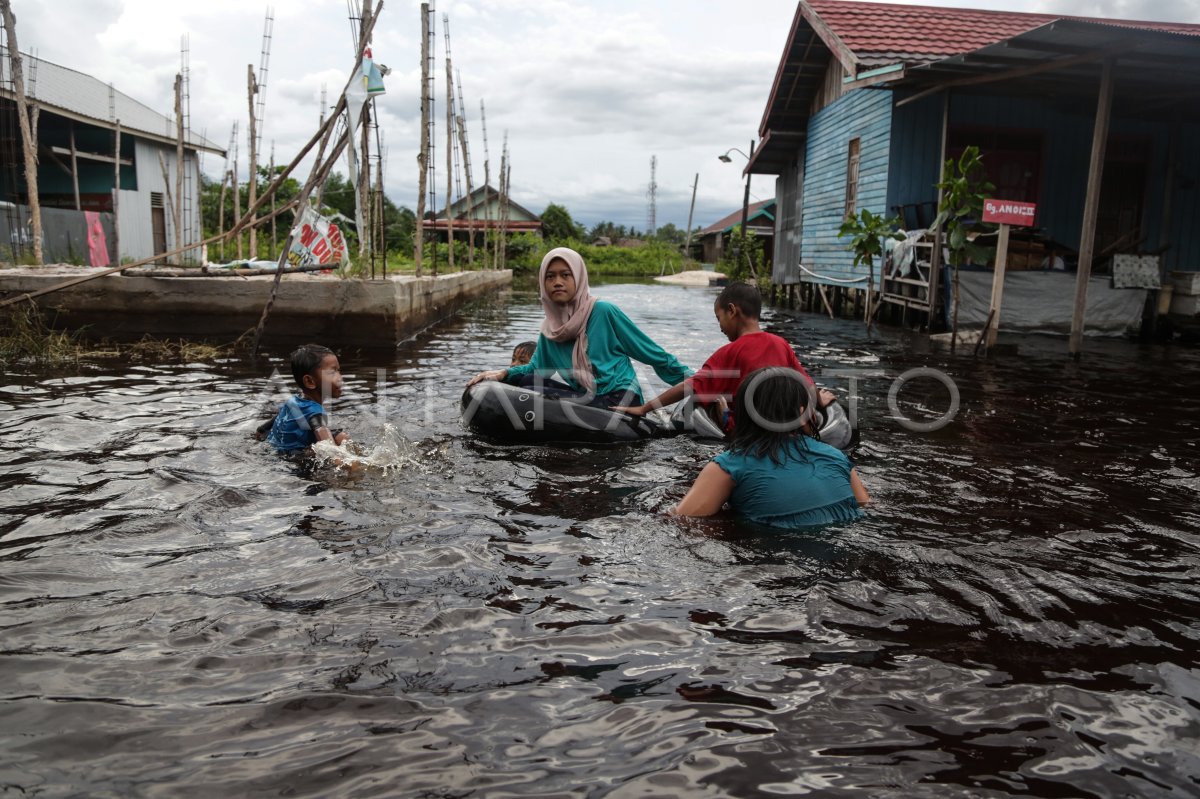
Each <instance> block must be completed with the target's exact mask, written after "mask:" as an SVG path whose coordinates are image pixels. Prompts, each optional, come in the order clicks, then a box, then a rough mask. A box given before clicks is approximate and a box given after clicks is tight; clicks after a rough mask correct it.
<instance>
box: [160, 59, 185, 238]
mask: <svg viewBox="0 0 1200 799" xmlns="http://www.w3.org/2000/svg"><path fill="white" fill-rule="evenodd" d="M164 182H165V181H164ZM171 209H172V211H173V212H174V215H175V249H179V248H180V247H182V246H183V75H181V74H179V73H176V75H175V202H174V203H173V204H172V205H171ZM179 260H181V261H182V258H180V259H179Z"/></svg>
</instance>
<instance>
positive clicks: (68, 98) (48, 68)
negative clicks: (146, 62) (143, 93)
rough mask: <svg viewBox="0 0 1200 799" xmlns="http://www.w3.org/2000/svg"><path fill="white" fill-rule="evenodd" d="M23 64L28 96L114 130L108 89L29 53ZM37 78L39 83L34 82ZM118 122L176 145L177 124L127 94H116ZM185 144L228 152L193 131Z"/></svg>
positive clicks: (3, 59)
mask: <svg viewBox="0 0 1200 799" xmlns="http://www.w3.org/2000/svg"><path fill="white" fill-rule="evenodd" d="M21 59H22V61H23V62H24V73H25V93H26V95H27V96H28V97H29V98H30V99H32V100H36V101H37V103H38V104H39V105H41V106H42V107H44V108H47V109H49V110H51V111H61V112H64V114H65V115H67V116H75V117H82V118H84V119H86V120H87V121H89V122H93V123H94V124H96V125H99V126H100V127H104V128H110V129H111V128H113V127H115V125H114V118H113V114H112V113H111V109H110V106H109V86H108V84H107V83H104V82H102V81H100V80H98V79H96V78H93V77H92V76H91V75H85V74H84V73H82V72H78V71H76V70H74V69H70V68H69V67H64V66H61V65H59V64H55V63H52V62H50V61H46V60H45V59H42V58H37V57H36V56H31V55H29V54H27V53H22V54H21ZM7 65H8V49H7V48H5V47H0V82H2V83H5V84H11V81H12V76H11V75H10V74H8V67H7ZM35 76H36V79H35ZM0 96H4V97H11V96H12V91H11V90H9V89H5V88H0ZM113 105H114V106H115V112H116V119H119V120H121V129H122V130H126V131H132V132H136V133H142V134H146V135H147V136H150V137H153V138H155V139H159V140H165V141H168V142H174V141H175V120H174V118H173V117H167V116H163V115H162V114H160V113H158V112H157V111H155V110H153V109H152V108H150V107H149V106H146V105H143V104H142V103H139V102H138V101H137V100H135V99H133V98H132V97H130V96H129V95H127V94H122V93H121V92H120V91H117V90H115V88H114V90H113ZM186 142H187V144H188V145H190V146H191V147H193V148H197V149H202V150H207V151H209V152H213V153H217V154H219V155H224V154H225V150H224V149H223V148H221V147H218V146H217V145H216V144H213V143H212V142H210V141H209V140H208V139H205V138H204V137H203V136H201V135H199V134H197V133H196V132H194V131H192V132H190V133H189V134H188V135H187V138H186Z"/></svg>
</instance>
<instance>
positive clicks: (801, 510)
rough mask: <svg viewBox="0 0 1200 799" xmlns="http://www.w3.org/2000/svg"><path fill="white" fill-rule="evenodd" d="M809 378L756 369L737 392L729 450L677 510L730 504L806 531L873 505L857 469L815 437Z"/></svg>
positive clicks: (698, 512)
mask: <svg viewBox="0 0 1200 799" xmlns="http://www.w3.org/2000/svg"><path fill="white" fill-rule="evenodd" d="M808 405H809V395H808V388H807V385H806V383H805V382H804V377H803V376H802V375H801V374H800V373H799V372H797V371H795V370H794V369H790V368H787V367H778V366H776V367H770V368H766V369H758V370H756V371H754V372H751V373H750V374H749V375H748V376H747V377H746V379H745V380H744V381H742V384H741V385H740V386H739V387H738V391H737V397H736V401H735V403H734V410H733V413H734V433H733V440H732V441H731V442H730V444H729V447H728V449H726V451H725V452H722V453H721V454H720V455H718V456H717V457H715V458H713V460H712V461H711V462H709V464H708V465H707V466H705V467H704V469H703V470H701V472H700V476H699V477H697V478H696V482H695V483H693V484H692V487H691V489H690V490H689V491H688V493H687V495H686V496H685V497H684V498H683V500H682V501H680V503H679V505H678V506H676V508H675V510H674V511H673V513H674V514H675V515H678V516H711V515H713V514H714V513H716V512H717V511H719V510H720V509H721V507H722V506H723V505H724V504H725V503H726V502H728V503H729V505H730V506H731V507H732V508H733V509H734V510H736V511H737V512H738V513H740V514H741V515H742V516H745V517H746V518H748V519H750V520H751V521H753V522H758V523H760V524H769V525H773V526H775V527H786V528H799V527H809V526H812V525H821V524H829V523H832V522H845V521H852V520H854V519H857V518H860V517H861V516H862V515H863V512H862V509H861V506H862V505H866V504H867V503H869V502H870V501H871V497H870V495H869V494H868V493H867V489H866V488H865V487H864V486H863V484H862V481H861V480H860V479H859V477H858V472H857V471H856V470H855V468H854V465H853V464H851V463H850V460H849V459H848V458H847V457H846V456H845V454H843V453H842V452H841V451H839V450H837V449H835V448H834V447H831V446H829V445H828V444H824V443H822V442H821V441H820V440H818V439H817V438H816V437H815V436H814V435H813V432H812V430H813V428H812V421H811V419H812V414H811V412H810V411H809V410H808Z"/></svg>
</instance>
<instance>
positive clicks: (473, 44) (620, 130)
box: [12, 0, 1200, 230]
mask: <svg viewBox="0 0 1200 799" xmlns="http://www.w3.org/2000/svg"><path fill="white" fill-rule="evenodd" d="M894 1H895V2H905V0H894ZM921 4H922V5H939V6H955V7H960V8H961V7H971V8H985V9H987V8H990V9H1004V10H1011V11H1036V12H1044V13H1062V14H1076V15H1083V16H1101V17H1104V16H1110V17H1123V18H1127V19H1150V20H1172V21H1180V22H1196V23H1200V0H984V1H983V2H974V0H924V1H923V2H922V3H921ZM12 5H13V8H14V12H15V14H16V17H17V38H18V42H19V43H20V46H21V49H22V50H23V51H26V52H29V51H30V50H33V51H34V52H35V53H36V55H38V56H39V57H41V58H44V59H46V60H48V61H52V62H55V63H58V64H62V65H63V66H67V67H71V68H73V69H77V70H80V71H82V72H86V73H89V74H91V75H94V76H95V77H97V78H99V79H100V80H102V81H105V82H110V81H111V82H112V83H113V84H114V85H115V86H116V88H117V89H118V90H120V91H122V92H124V93H125V94H128V95H130V96H132V97H134V98H136V99H138V100H140V101H142V102H143V103H145V104H147V105H149V106H150V107H152V108H154V109H155V110H158V111H160V112H162V113H164V114H168V115H169V114H170V113H171V109H172V108H173V107H174V100H173V94H172V91H173V89H172V86H173V81H174V76H175V73H176V72H177V71H178V70H179V64H180V44H181V38H182V37H183V36H184V35H186V36H187V37H188V45H189V52H190V65H191V118H192V127H193V129H195V130H196V131H197V132H201V133H203V134H204V135H206V136H207V138H208V139H209V140H211V141H213V142H215V143H217V144H218V145H219V146H221V147H225V146H226V145H227V144H228V142H229V138H230V130H231V127H232V125H233V122H234V120H235V119H238V120H240V121H239V127H240V130H241V135H242V137H243V141H242V144H241V151H242V153H243V155H242V158H241V161H242V171H243V175H244V174H245V161H246V155H245V154H246V144H245V138H244V137H245V131H246V128H247V116H248V110H247V98H246V66H247V64H253V65H254V66H255V68H256V69H257V67H258V64H259V61H260V53H261V49H262V48H261V45H262V34H263V23H264V17H265V14H266V10H267V3H265V2H264V3H256V2H254V0H170V2H164V1H163V0H53V2H50V1H49V0H13V2H12ZM348 5H354V6H357V5H358V0H282V2H275V3H274V5H273V8H274V30H273V42H272V47H271V53H270V65H269V69H268V74H267V81H266V83H267V88H266V124H265V127H264V134H263V136H264V138H263V141H264V146H265V147H269V146H270V145H269V143H270V142H273V143H274V146H275V151H276V160H277V161H278V162H283V163H286V162H287V161H289V160H290V159H291V158H292V157H293V155H294V154H295V152H296V151H297V150H298V148H299V147H300V146H301V145H302V144H303V143H304V142H306V141H307V140H308V139H309V138H310V137H311V136H312V134H313V132H314V131H315V130H316V126H317V124H318V119H319V116H320V98H321V88H322V86H325V87H327V88H328V92H329V95H330V100H329V103H330V104H332V103H333V102H334V101H335V100H336V94H337V92H338V91H340V89H341V87H342V86H344V85H345V82H346V77H347V75H348V72H349V69H350V67H351V66H352V65H353V60H354V53H353V46H352V45H353V40H352V37H351V26H350V22H349V19H348V16H349V14H348V10H347V6H348ZM419 9H420V3H419V2H416V1H415V0H385V3H384V8H383V12H382V14H381V16H380V18H379V22H378V24H377V26H376V28H375V37H374V38H375V41H374V52H375V57H376V60H377V61H379V62H381V63H383V64H386V65H387V66H389V67H391V69H392V73H391V74H390V75H389V76H388V78H387V79H386V84H387V95H386V96H385V97H383V98H381V99H380V100H379V101H378V108H379V112H380V119H381V124H382V129H383V135H384V145H385V149H386V158H387V160H386V162H385V184H386V190H387V193H388V196H389V197H391V199H392V200H393V201H394V202H396V203H398V204H400V205H407V206H408V207H410V208H413V207H415V204H416V192H417V188H416V187H417V169H416V155H417V152H418V150H419V128H420V124H419V123H420V106H419V96H420V11H419ZM436 9H437V26H438V47H439V53H438V56H439V62H438V63H439V72H438V75H437V81H438V88H437V91H438V98H437V107H436V112H437V114H438V136H439V139H440V137H442V136H444V135H445V118H444V114H445V105H444V92H445V84H444V83H443V77H444V69H445V66H444V60H443V59H442V53H441V46H442V30H443V26H442V15H443V14H445V15H447V16H448V18H449V21H450V33H451V48H452V51H453V58H454V65H455V67H456V68H457V70H458V71H459V72H460V73H461V75H462V83H463V94H464V100H465V104H466V109H467V117H468V122H467V128H468V133H469V136H470V145H469V146H470V150H471V161H472V165H473V173H474V175H475V181H476V183H481V182H482V175H483V161H484V152H483V137H482V132H481V128H480V119H479V102H480V99H483V100H484V101H485V102H486V104H487V114H488V116H487V133H488V144H489V149H490V154H491V161H492V171H493V184H495V182H496V179H495V177H494V173H495V172H496V171H497V168H498V165H499V160H500V148H501V143H502V141H503V137H504V134H505V132H506V131H507V133H508V137H509V148H510V150H511V153H512V163H513V170H512V182H513V186H512V191H513V197H514V199H515V200H517V201H518V202H520V203H521V204H523V205H525V206H526V207H527V208H529V209H530V210H531V211H533V212H534V213H540V212H541V211H542V210H543V209H544V208H545V207H546V205H547V204H548V203H551V202H556V203H560V204H562V205H565V206H566V207H567V208H568V209H569V210H570V211H571V213H572V215H573V216H574V217H575V218H576V219H577V220H578V221H581V222H583V223H585V224H587V225H589V226H590V225H593V224H595V223H596V222H599V221H602V220H610V221H613V222H617V223H619V224H624V225H632V226H634V227H636V228H638V229H639V230H640V229H644V228H645V227H646V223H647V189H648V186H649V183H650V159H651V157H652V156H656V157H657V162H658V168H657V184H658V202H657V222H658V224H659V225H663V224H666V223H667V222H672V223H674V224H675V225H677V226H679V227H681V228H682V227H684V226H685V225H686V223H687V217H688V206H689V202H690V199H691V194H692V182H693V179H694V178H695V176H696V174H697V173H699V189H698V192H697V198H696V210H695V218H694V224H697V225H707V224H710V223H712V222H714V221H716V220H717V219H718V218H720V217H722V216H724V215H725V214H727V213H730V212H732V211H735V210H737V209H739V208H740V207H741V201H742V191H743V186H744V184H743V183H742V176H741V166H742V164H744V161H743V159H742V158H741V157H740V156H738V154H737V153H733V154H732V157H733V158H734V162H733V163H731V164H724V163H721V162H720V161H718V159H717V156H718V155H720V154H721V153H723V152H725V151H727V150H728V149H729V148H731V147H737V148H739V149H741V150H743V151H748V150H749V145H750V141H751V139H754V138H755V137H756V135H757V131H758V123H759V121H760V119H761V117H762V113H763V108H764V106H765V104H766V100H767V96H768V93H769V91H770V87H771V82H772V80H773V78H774V75H775V70H776V67H777V65H778V63H779V58H780V55H781V54H782V52H783V47H784V44H785V41H784V40H785V38H786V36H787V32H788V28H789V27H790V24H791V20H792V17H793V14H794V12H795V9H796V2H795V0H756V2H755V3H753V4H742V3H730V2H720V1H719V0H438V2H437V3H436ZM751 9H752V10H751ZM437 146H438V153H437V158H438V161H439V164H438V166H439V171H440V173H441V176H440V177H439V183H441V185H440V186H439V189H438V197H439V203H440V202H442V201H443V200H444V197H445V184H444V182H443V181H444V180H445V177H444V172H445V170H444V168H443V164H444V158H445V149H444V147H445V142H444V140H439V141H438V142H437ZM264 160H265V156H264ZM203 168H204V171H205V172H206V173H207V174H209V175H210V176H218V175H220V173H221V170H222V169H223V164H222V162H221V160H220V159H219V158H218V157H216V156H206V157H205V160H204V163H203ZM343 171H344V169H343ZM751 193H752V199H766V198H769V197H771V196H773V195H774V179H773V178H770V177H767V176H757V177H755V178H754V179H753V182H752V186H751Z"/></svg>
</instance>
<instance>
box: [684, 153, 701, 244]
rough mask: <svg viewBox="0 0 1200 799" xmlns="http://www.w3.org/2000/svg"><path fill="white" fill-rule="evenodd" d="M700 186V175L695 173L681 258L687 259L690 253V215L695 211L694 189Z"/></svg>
mask: <svg viewBox="0 0 1200 799" xmlns="http://www.w3.org/2000/svg"><path fill="white" fill-rule="evenodd" d="M699 185H700V173H699V172H697V173H696V179H695V180H693V181H692V204H691V206H690V207H689V208H688V228H687V241H686V242H685V243H684V245H683V257H684V258H687V257H689V255H690V253H691V251H692V213H693V212H694V211H695V210H696V187H697V186H699Z"/></svg>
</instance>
